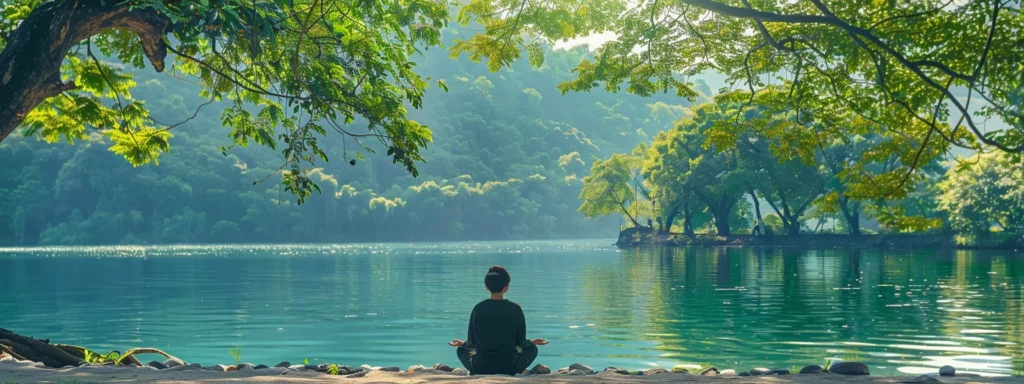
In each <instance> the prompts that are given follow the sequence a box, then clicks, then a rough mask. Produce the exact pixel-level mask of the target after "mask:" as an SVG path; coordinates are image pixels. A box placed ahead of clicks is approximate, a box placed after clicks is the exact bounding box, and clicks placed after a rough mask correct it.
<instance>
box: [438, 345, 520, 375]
mask: <svg viewBox="0 0 1024 384" xmlns="http://www.w3.org/2000/svg"><path fill="white" fill-rule="evenodd" d="M538 352H539V351H538V350H537V346H536V345H533V343H527V345H526V346H525V347H523V348H522V349H521V350H520V351H519V357H518V359H516V364H515V366H514V367H507V368H504V367H494V366H493V364H490V363H488V364H485V365H489V367H480V369H474V368H473V360H474V358H475V356H474V353H473V352H471V351H470V350H469V349H466V348H458V351H457V352H456V353H457V354H458V355H459V361H461V362H462V365H463V366H465V367H466V369H468V370H469V373H470V374H473V375H476V374H506V375H515V374H517V373H522V372H523V371H525V370H527V369H529V368H530V364H533V360H534V359H536V358H537V353H538ZM495 368H499V369H495Z"/></svg>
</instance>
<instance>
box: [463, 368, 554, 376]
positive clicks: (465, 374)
mask: <svg viewBox="0 0 1024 384" xmlns="http://www.w3.org/2000/svg"><path fill="white" fill-rule="evenodd" d="M549 371H550V370H549ZM452 373H454V374H456V375H462V376H469V371H467V370H466V369H465V368H455V369H453V370H452Z"/></svg>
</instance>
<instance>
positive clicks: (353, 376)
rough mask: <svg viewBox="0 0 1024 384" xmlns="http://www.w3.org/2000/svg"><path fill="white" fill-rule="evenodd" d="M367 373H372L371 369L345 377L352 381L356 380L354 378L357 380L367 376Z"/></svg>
mask: <svg viewBox="0 0 1024 384" xmlns="http://www.w3.org/2000/svg"><path fill="white" fill-rule="evenodd" d="M367 373H370V370H369V369H364V370H361V371H359V372H356V373H352V374H348V375H345V377H347V378H350V379H354V378H357V377H363V376H366V374H367Z"/></svg>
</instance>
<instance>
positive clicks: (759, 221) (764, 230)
mask: <svg viewBox="0 0 1024 384" xmlns="http://www.w3.org/2000/svg"><path fill="white" fill-rule="evenodd" d="M748 193H750V198H751V199H753V200H754V215H755V216H756V217H757V224H758V225H759V226H760V228H761V233H763V234H765V235H767V234H768V230H767V228H768V226H767V225H765V224H764V219H762V218H761V203H760V202H759V201H757V194H755V193H754V189H753V188H748Z"/></svg>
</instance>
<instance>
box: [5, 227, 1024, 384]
mask: <svg viewBox="0 0 1024 384" xmlns="http://www.w3.org/2000/svg"><path fill="white" fill-rule="evenodd" d="M605 244H607V242H501V243H475V244H467V243H455V244H388V245H344V246H341V245H301V246H234V247H229V246H216V247H198V246H197V247H189V246H175V247H146V248H141V247H109V248H105V247H99V248H95V247H94V248H65V249H7V250H0V319H2V320H3V322H2V324H0V326H2V327H5V328H9V329H12V330H15V331H16V332H21V333H27V334H35V335H40V336H44V337H51V338H55V339H59V340H61V341H63V342H67V343H72V344H80V345H89V346H94V347H96V348H99V349H102V348H111V349H113V348H117V349H122V350H123V349H124V348H127V347H132V346H153V347H158V348H163V349H167V350H169V351H171V352H172V353H177V354H180V355H182V356H187V357H189V358H190V359H192V360H194V361H197V362H201V363H207V364H209V363H220V362H225V361H229V360H232V358H231V357H230V355H229V354H228V352H227V351H228V349H233V348H242V349H243V355H242V356H243V359H248V360H252V361H257V362H263V363H276V361H279V360H284V359H288V360H292V361H301V360H303V359H305V358H309V359H310V360H311V361H335V362H342V363H347V364H362V363H373V364H395V365H411V364H420V363H433V362H437V361H446V362H448V363H449V364H452V363H455V361H454V357H453V356H450V355H452V351H451V350H450V349H449V348H448V347H446V346H445V345H444V341H446V340H448V339H450V338H452V337H461V336H462V334H463V333H464V332H465V321H466V318H467V316H468V310H469V308H471V307H472V305H473V304H474V303H475V302H476V301H478V300H480V299H481V298H482V297H483V292H482V284H481V282H480V280H481V277H480V274H481V271H483V270H486V267H488V266H490V265H492V264H502V265H505V266H506V267H508V268H509V269H510V271H511V272H512V275H513V287H512V293H511V294H510V298H511V299H513V300H516V301H519V302H520V303H522V304H523V306H524V308H525V310H526V313H527V317H528V319H529V331H530V333H531V335H534V336H537V337H546V338H548V339H549V340H551V341H552V344H551V345H549V346H547V347H545V349H543V350H542V357H541V361H542V362H544V363H546V364H548V365H551V366H566V365H568V364H570V363H572V362H575V361H584V362H586V363H588V364H591V365H594V366H611V365H614V366H621V367H629V368H644V367H646V366H651V365H661V366H672V365H675V364H677V363H689V364H708V363H710V364H714V365H717V366H719V367H736V368H749V367H753V366H768V367H783V368H792V367H793V366H800V365H804V364H811V363H822V364H823V363H824V362H825V361H826V360H827V359H832V360H859V361H864V362H867V363H868V364H869V365H870V366H871V369H872V371H873V372H877V373H889V374H895V373H899V372H903V373H907V374H917V373H934V372H935V371H936V368H937V367H939V366H942V365H947V364H948V365H953V366H955V367H956V368H957V369H958V371H969V372H979V373H984V374H996V375H999V374H1003V375H1005V374H1017V375H1020V374H1024V347H1022V343H1024V340H1022V339H1024V304H1022V297H1024V276H1022V274H1024V256H1022V254H1019V253H1011V252H979V251H955V252H934V251H921V252H878V251H846V250H830V251H813V250H778V249H705V248H676V249H669V248H654V249H642V250H624V251H618V250H616V249H614V248H611V247H608V246H606V245H605Z"/></svg>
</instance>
